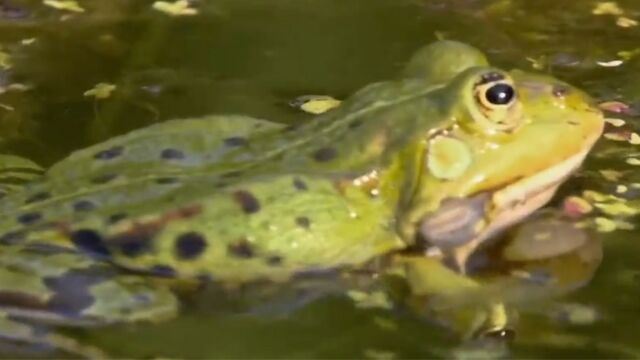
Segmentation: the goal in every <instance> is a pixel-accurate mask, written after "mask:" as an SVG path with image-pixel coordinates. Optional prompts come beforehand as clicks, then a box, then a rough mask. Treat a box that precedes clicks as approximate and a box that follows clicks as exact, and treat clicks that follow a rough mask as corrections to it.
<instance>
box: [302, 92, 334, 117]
mask: <svg viewBox="0 0 640 360" xmlns="http://www.w3.org/2000/svg"><path fill="white" fill-rule="evenodd" d="M341 103H342V101H340V100H338V99H336V98H333V97H331V96H328V95H302V96H298V97H297V98H295V99H293V100H291V101H290V102H289V105H290V106H291V107H293V108H296V109H298V110H302V111H304V112H306V113H309V114H314V115H318V114H323V113H325V112H327V111H329V110H331V109H333V108H336V107H338V106H340V104H341Z"/></svg>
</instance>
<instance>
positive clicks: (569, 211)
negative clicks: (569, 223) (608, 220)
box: [562, 196, 593, 219]
mask: <svg viewBox="0 0 640 360" xmlns="http://www.w3.org/2000/svg"><path fill="white" fill-rule="evenodd" d="M592 211H593V206H592V205H591V204H589V202H588V201H587V200H585V199H583V198H581V197H579V196H569V197H567V198H565V199H564V201H563V203H562V213H563V214H565V215H567V216H569V217H570V218H573V219H575V218H579V217H582V216H584V215H586V214H588V213H590V212H592Z"/></svg>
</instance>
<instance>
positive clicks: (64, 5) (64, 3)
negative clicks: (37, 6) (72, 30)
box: [43, 0, 84, 13]
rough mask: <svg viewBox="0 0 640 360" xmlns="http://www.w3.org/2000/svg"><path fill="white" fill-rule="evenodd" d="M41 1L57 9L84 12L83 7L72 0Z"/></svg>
mask: <svg viewBox="0 0 640 360" xmlns="http://www.w3.org/2000/svg"><path fill="white" fill-rule="evenodd" d="M43 3H44V4H45V5H47V6H50V7H52V8H54V9H58V10H67V11H72V12H77V13H81V12H84V8H83V7H82V6H80V5H79V4H78V2H77V1H74V0H44V1H43Z"/></svg>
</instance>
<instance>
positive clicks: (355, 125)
mask: <svg viewBox="0 0 640 360" xmlns="http://www.w3.org/2000/svg"><path fill="white" fill-rule="evenodd" d="M362 124H363V122H362V119H355V120H353V121H352V122H350V123H349V125H347V126H348V127H349V129H356V128H359V127H360V125H362Z"/></svg>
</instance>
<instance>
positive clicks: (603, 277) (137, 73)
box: [0, 0, 640, 358]
mask: <svg viewBox="0 0 640 360" xmlns="http://www.w3.org/2000/svg"><path fill="white" fill-rule="evenodd" d="M79 4H80V5H81V6H82V7H84V8H85V9H86V11H85V12H84V13H74V12H70V11H65V10H56V9H53V8H51V7H48V6H45V5H43V4H42V3H41V2H40V1H35V0H34V1H17V0H16V1H0V45H1V49H2V50H3V51H4V52H6V53H8V54H9V55H10V61H11V65H10V66H7V67H5V68H4V69H3V70H2V71H1V72H0V86H2V89H5V90H6V91H5V92H4V93H2V94H0V105H2V106H0V150H2V151H3V152H12V153H17V154H20V155H26V156H28V157H30V158H32V159H34V160H36V161H38V162H40V163H41V164H44V165H46V164H50V163H52V162H53V161H56V160H58V159H60V158H61V157H63V156H64V155H65V154H67V153H68V152H69V151H71V150H73V149H77V148H79V147H82V146H85V145H88V144H91V143H95V142H97V141H100V140H103V139H106V138H108V137H111V136H113V135H116V134H120V133H123V132H125V131H128V130H130V129H134V128H138V127H142V126H145V125H148V124H151V123H154V122H158V121H162V120H166V119H171V118H176V117H191V116H201V115H205V114H211V113H241V114H247V115H252V116H256V117H264V118H268V119H271V120H275V121H281V122H286V123H294V122H299V121H307V120H308V117H307V116H306V115H303V114H300V113H298V112H296V111H294V110H292V109H290V108H289V107H288V106H287V102H288V101H289V100H290V99H291V98H293V97H295V96H297V95H300V94H308V93H327V94H333V95H336V96H338V97H344V96H346V95H348V94H350V93H352V92H353V91H355V90H356V89H358V88H360V87H361V86H363V85H365V84H368V83H370V82H374V81H378V80H383V79H387V78H391V77H393V76H394V75H395V74H396V73H397V72H398V70H399V69H400V68H401V67H402V65H403V62H404V61H406V59H408V57H409V55H410V54H411V53H412V52H413V51H414V50H415V49H416V48H418V47H420V46H422V45H424V44H426V43H428V42H431V41H433V40H434V39H436V37H437V36H440V37H444V38H449V39H455V40H461V41H464V42H467V43H470V44H472V45H474V46H476V47H479V48H481V49H482V50H483V51H485V52H486V53H488V56H489V58H490V59H491V61H492V62H493V64H495V65H497V66H500V67H506V68H511V67H520V68H523V69H532V68H534V67H535V68H538V69H539V70H540V71H545V72H550V73H552V74H554V75H555V76H558V77H560V78H562V79H564V80H567V81H569V82H572V83H573V84H575V85H578V86H580V87H582V88H584V89H585V90H586V91H588V92H589V93H591V94H593V95H594V96H596V97H597V98H598V100H600V101H604V100H614V99H617V100H621V101H623V102H625V103H627V104H629V105H631V109H630V110H629V111H628V114H627V116H626V117H624V118H625V119H626V121H627V124H628V125H627V126H630V130H633V129H634V128H636V127H637V125H636V124H637V121H638V118H637V117H635V110H634V109H635V107H634V106H636V107H637V104H639V102H638V100H639V96H640V87H639V86H638V84H639V83H640V82H639V80H640V75H639V74H640V72H639V70H640V61H638V57H637V56H636V55H637V54H636V53H637V51H636V53H634V50H635V49H636V47H638V46H640V45H639V44H640V42H639V40H640V27H638V26H635V25H633V22H629V21H627V22H626V23H625V21H624V20H620V18H626V19H627V20H631V21H634V20H637V21H640V3H639V2H637V1H633V0H628V1H618V2H617V5H618V8H619V10H621V11H622V12H621V13H617V12H615V11H613V14H611V13H610V14H604V15H596V14H593V11H594V9H596V8H597V6H598V2H596V1H562V0H538V1H525V0H521V1H516V0H513V1H509V0H497V1H488V0H487V1H480V0H268V1H267V0H219V1H214V0H208V1H207V0H200V1H197V0H196V1H193V6H194V7H195V8H197V9H198V10H199V14H198V15H195V16H185V17H171V16H168V15H166V14H163V13H161V12H159V11H156V10H153V9H152V8H151V4H152V1H142V0H108V1H107V0H103V1H99V0H79ZM596 12H597V11H596ZM630 24H631V25H630ZM620 52H622V53H620ZM0 60H1V59H0ZM616 61H622V63H618V65H615V64H616ZM0 63H1V61H0ZM614 65H615V66H614ZM100 82H106V83H112V84H115V85H116V86H117V88H116V90H115V91H114V92H113V93H112V94H111V96H110V97H108V98H106V99H94V98H92V97H87V96H84V95H83V93H84V92H85V91H87V90H89V89H91V88H93V87H94V86H95V85H96V84H98V83H100ZM11 83H14V84H16V83H18V84H22V85H25V86H26V89H23V88H20V87H18V89H16V87H15V86H14V87H9V84H11ZM618 116H619V115H618ZM607 141H608V140H602V142H603V144H601V145H600V146H599V148H598V150H597V151H596V153H598V152H600V153H603V154H604V153H605V152H606V151H607V149H610V148H611V146H613V145H611V146H610V145H609V144H608V143H607ZM617 146H618V147H621V149H622V150H620V152H619V153H617V154H616V155H615V156H613V157H611V156H608V157H605V158H598V156H597V154H596V156H594V157H593V159H591V160H590V162H589V164H588V166H587V171H584V172H583V173H582V176H578V177H577V178H576V179H575V180H573V181H572V182H571V183H570V184H569V185H568V186H566V187H565V189H566V190H565V193H567V194H569V193H576V194H577V193H579V190H582V189H590V188H598V189H600V190H603V189H604V190H606V189H609V188H610V187H611V186H612V185H611V184H609V183H608V182H607V181H605V179H603V178H601V177H597V176H591V174H595V173H596V170H597V169H602V168H605V167H606V168H610V169H615V170H617V171H627V176H628V177H630V180H629V181H633V177H634V171H633V167H632V166H631V165H629V164H628V163H626V162H625V161H624V159H623V158H624V156H626V155H628V154H632V153H633V151H634V150H633V145H630V144H627V143H624V145H621V144H618V145H617ZM635 146H638V145H635ZM532 151H535V150H532ZM603 156H604V155H603ZM635 177H636V180H637V178H638V176H637V175H635ZM604 190H603V191H604ZM627 221H629V222H630V223H632V224H638V222H637V221H636V222H634V219H633V218H631V219H627ZM638 234H639V233H638V231H637V230H627V231H614V232H610V233H606V234H603V235H602V236H603V241H604V251H605V256H604V261H603V264H602V265H601V267H600V269H599V271H598V273H597V275H596V277H595V278H594V279H593V281H592V282H591V283H590V284H589V285H588V286H586V287H585V288H583V289H580V290H579V291H577V292H575V293H572V294H570V295H568V296H567V297H566V298H564V301H565V302H566V303H569V304H581V305H582V306H584V307H586V308H587V309H589V310H590V311H595V313H596V314H597V319H595V320H594V321H588V322H587V323H586V324H583V325H580V323H579V322H578V323H576V322H575V321H574V322H573V323H572V322H567V321H563V319H562V316H560V318H558V317H557V316H553V315H552V314H550V313H549V312H547V311H546V310H545V309H546V308H544V307H540V308H539V309H537V310H538V311H528V312H525V313H524V314H523V315H522V316H521V319H520V325H519V333H518V338H517V340H516V341H515V342H514V344H513V346H512V355H513V356H515V357H518V358H523V357H536V358H539V357H545V358H547V357H571V358H576V357H590V358H594V357H603V358H604V357H606V358H613V357H615V358H618V357H625V358H628V357H639V356H640V345H639V344H640V343H639V342H638V340H639V339H640V335H639V334H638V331H637V330H635V327H636V324H637V323H638V321H640V301H639V300H638V298H639V297H638V294H640V266H639V265H638V264H639V263H640V245H638V240H639V239H638ZM531 310H532V309H531ZM565 320H566V319H565ZM74 334H75V335H77V336H78V337H79V338H80V339H82V340H85V341H89V342H90V343H92V344H95V345H98V346H101V347H103V348H104V349H107V350H108V351H110V353H112V354H113V355H114V356H120V357H122V356H134V357H146V356H151V357H220V358H308V357H313V358H362V357H367V358H425V357H434V356H436V357H449V356H451V354H452V353H451V351H453V349H454V348H455V346H456V345H457V343H456V340H455V338H453V337H452V336H451V335H450V334H447V333H445V332H444V331H443V330H442V329H441V328H438V327H436V326H433V325H431V324H429V323H428V322H426V321H425V320H423V319H419V318H416V317H414V316H412V315H411V314H409V313H396V312H389V311H384V310H362V309H357V308H355V307H354V306H353V304H352V303H351V302H350V301H349V300H347V299H345V298H340V297H331V298H327V299H324V300H321V301H318V302H315V303H313V304H311V305H308V306H306V307H303V308H302V309H300V310H298V311H295V312H293V313H290V312H289V313H286V312H285V313H284V314H282V313H280V314H269V315H260V316H255V315H254V316H249V315H233V314H225V313H219V312H216V311H200V310H194V309H187V310H186V311H185V314H184V315H183V316H182V317H181V318H179V319H176V320H174V321H170V322H166V323H163V324H158V325H153V326H130V327H129V326H127V327H121V328H117V329H103V330H102V329H101V330H86V331H78V332H74Z"/></svg>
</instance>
